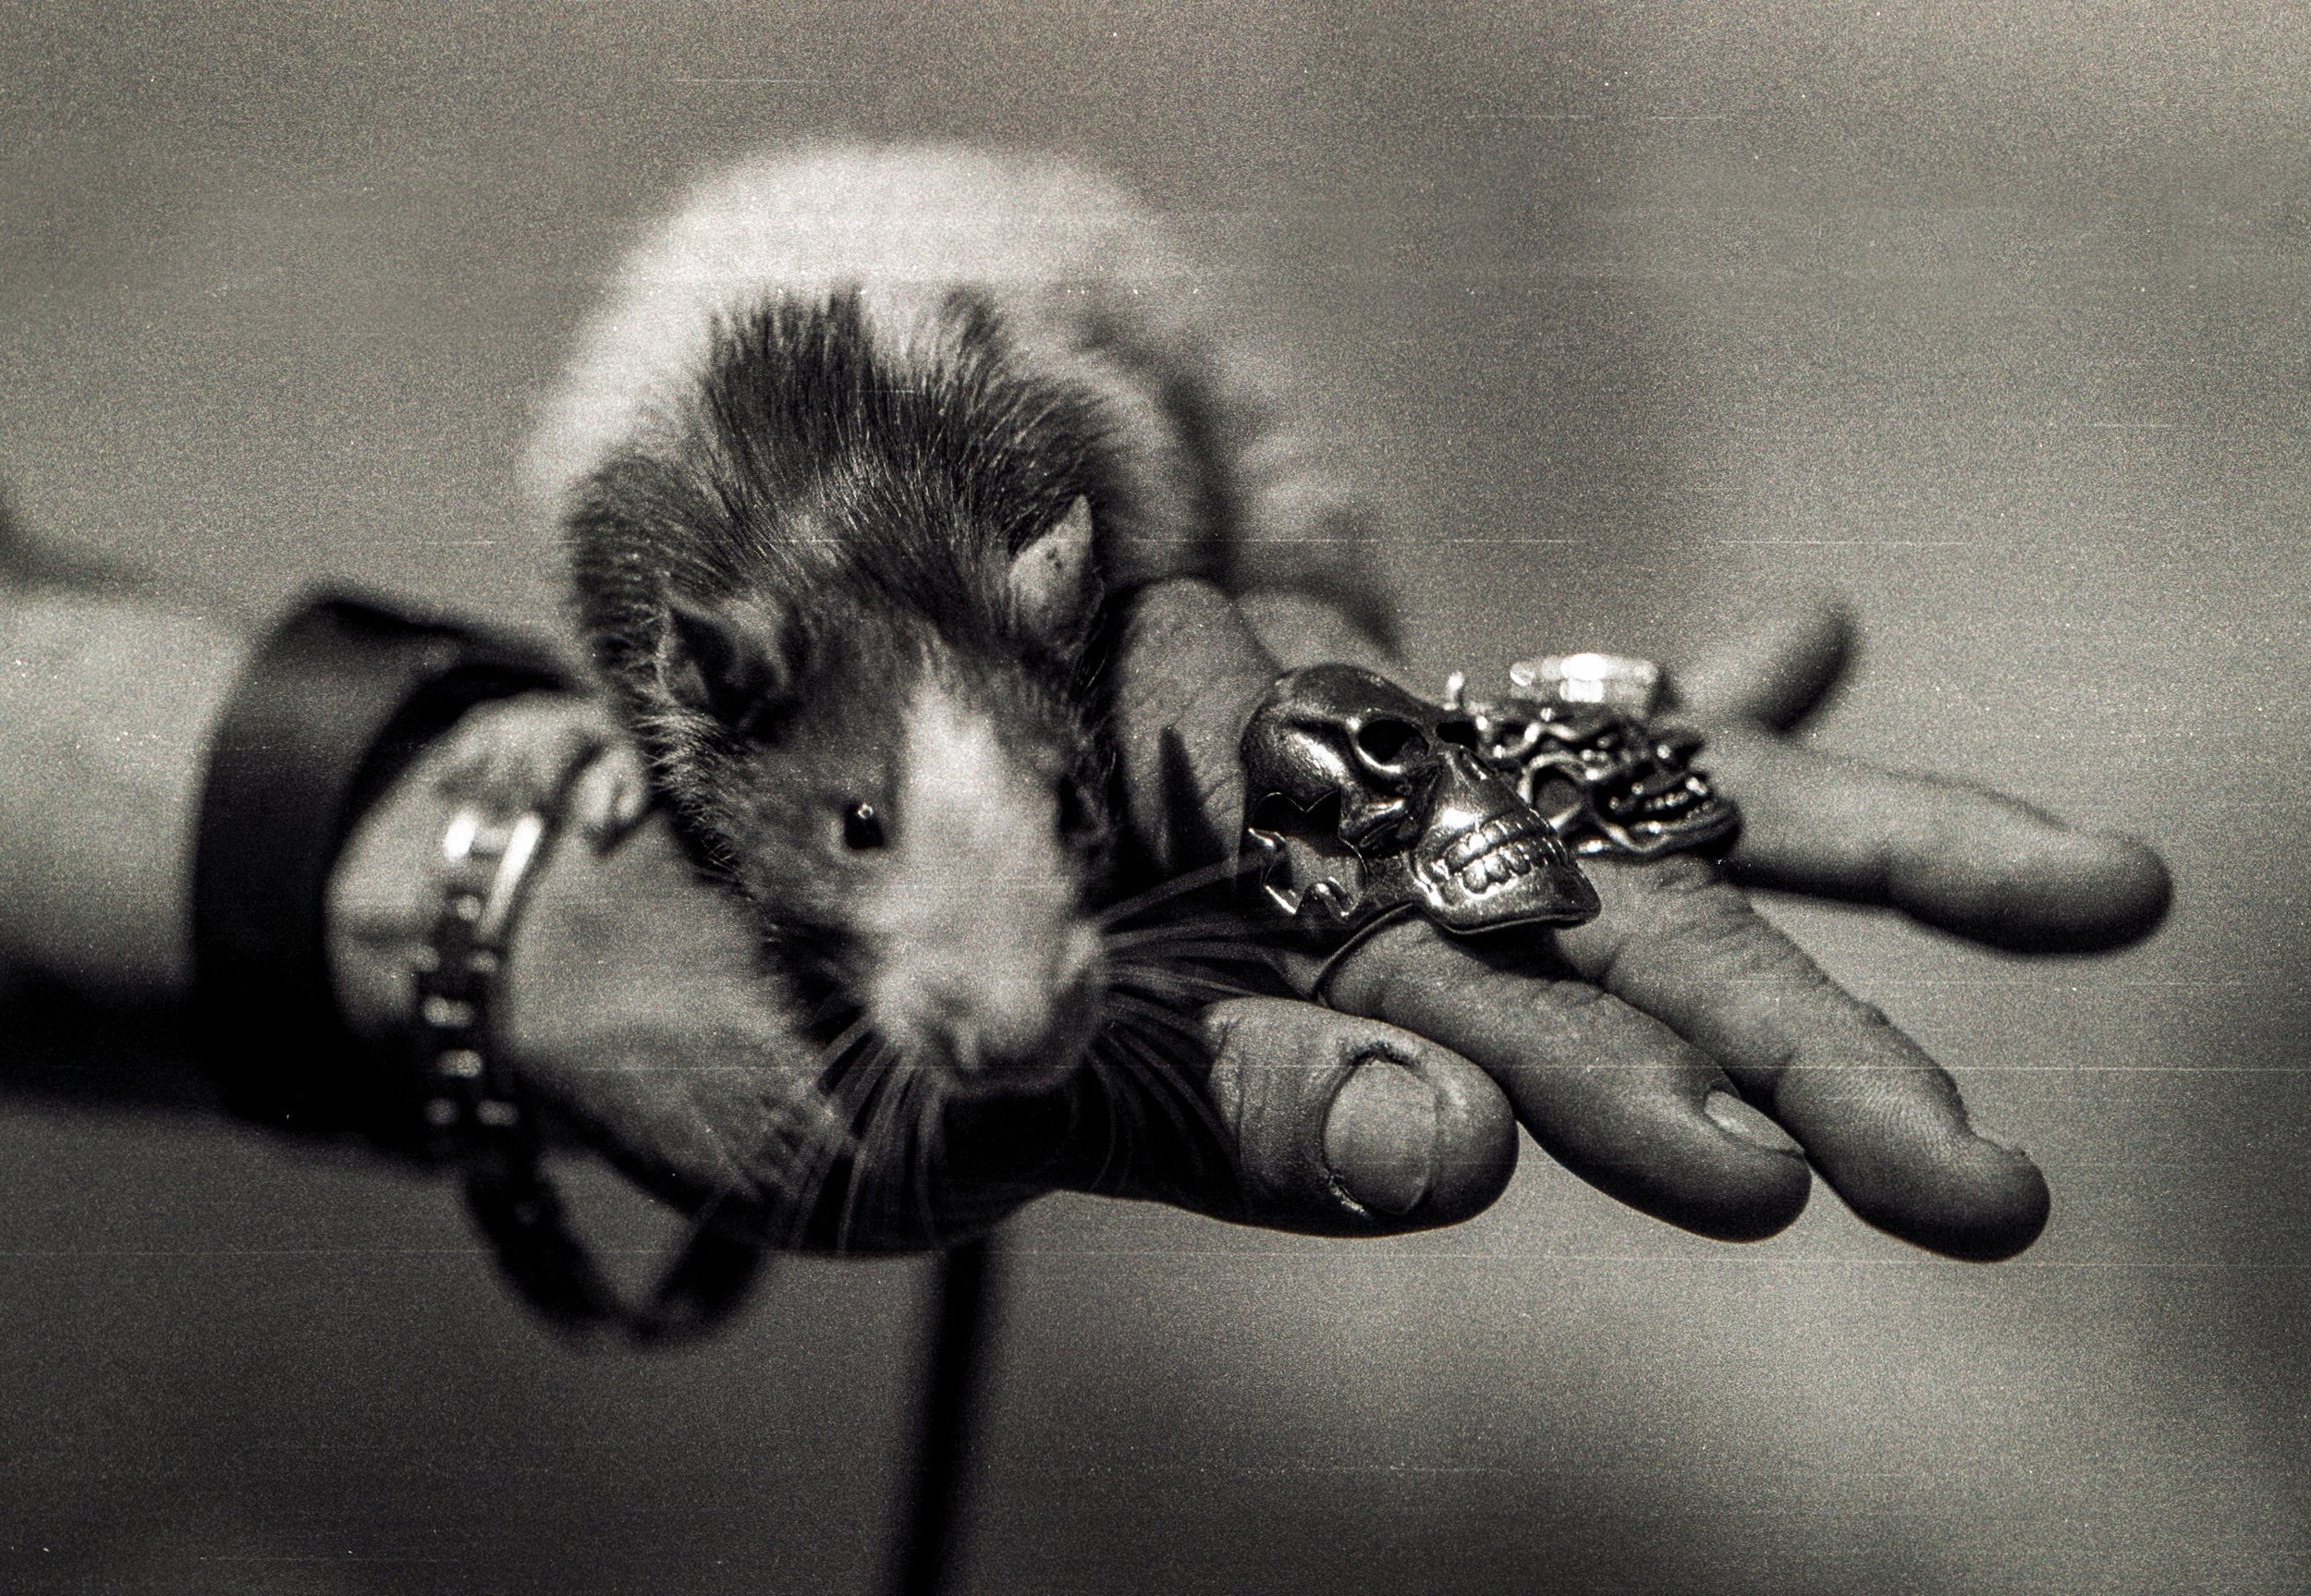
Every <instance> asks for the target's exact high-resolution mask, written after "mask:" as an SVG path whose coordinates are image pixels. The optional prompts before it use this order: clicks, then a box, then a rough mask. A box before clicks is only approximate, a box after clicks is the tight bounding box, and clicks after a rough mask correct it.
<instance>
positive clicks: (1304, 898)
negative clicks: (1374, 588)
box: [1241, 664, 1597, 937]
mask: <svg viewBox="0 0 2311 1596" xmlns="http://www.w3.org/2000/svg"><path fill="white" fill-rule="evenodd" d="M1474 735H1475V728H1474V727H1473V725H1470V724H1469V722H1468V718H1467V717H1466V716H1464V715H1459V714H1454V713H1449V712H1448V711H1446V710H1444V709H1443V708H1441V707H1440V706H1437V705H1433V704H1426V703H1423V702H1422V701H1420V700H1418V699H1416V698H1414V697H1412V694H1410V693H1408V692H1406V691H1405V690H1404V689H1403V688H1400V687H1398V686H1396V685H1395V684H1394V683H1392V682H1389V681H1388V680H1386V679H1385V678H1383V677H1380V676H1375V675H1373V674H1372V673H1371V672H1370V671H1364V670H1359V669H1357V668H1356V667H1354V666H1351V665H1337V664H1335V665H1313V666H1310V667H1309V668H1307V669H1305V670H1300V671H1291V672H1288V673H1286V674H1285V675H1284V676H1279V677H1278V678H1277V680H1276V683H1275V685H1274V686H1273V687H1271V688H1269V689H1268V693H1267V696H1266V698H1265V699H1263V700H1262V701H1261V702H1260V704H1259V706H1258V707H1257V708H1256V709H1255V710H1254V711H1253V715H1252V718H1251V720H1250V721H1249V722H1248V723H1247V724H1246V725H1245V727H1244V736H1243V744H1242V749H1241V753H1242V759H1243V766H1244V774H1245V778H1246V786H1245V795H1244V796H1245V810H1244V815H1245V821H1244V831H1243V844H1244V847H1245V849H1246V850H1247V852H1249V853H1252V854H1253V855H1254V856H1255V857H1257V858H1258V859H1260V860H1261V861H1262V869H1261V871H1260V876H1259V885H1258V890H1259V893H1260V895H1261V896H1262V897H1263V898H1264V899H1265V900H1266V905H1267V907H1268V908H1270V909H1271V910H1273V911H1274V912H1275V913H1276V914H1278V915H1279V916H1282V917H1285V918H1288V919H1290V920H1291V921H1292V922H1293V923H1294V924H1295V925H1296V926H1298V927H1299V928H1300V929H1301V930H1302V931H1303V932H1309V933H1312V934H1314V935H1318V936H1326V937H1334V936H1339V935H1342V934H1346V935H1351V936H1352V935H1353V934H1355V933H1356V932H1360V931H1362V930H1363V929H1364V928H1365V927H1368V926H1370V925H1372V924H1374V923H1376V921H1378V920H1382V919H1384V918H1388V917H1390V916H1393V915H1396V914H1398V913H1400V912H1408V911H1417V912H1420V913H1423V914H1425V915H1427V916H1428V917H1429V918H1430V919H1431V920H1435V921H1436V922H1437V924H1438V925H1440V926H1443V927H1444V928H1445V929H1446V930H1448V931H1453V932H1475V931H1486V930H1490V929H1492V928H1494V927H1497V926H1506V925H1519V924H1525V923H1531V922H1539V923H1547V924H1557V925H1570V924H1579V923H1580V922H1582V921H1583V920H1590V919H1592V918H1594V917H1595V916H1596V912H1597V898H1596V891H1595V889H1594V888H1592V887H1591V886H1590V884H1589V882H1588V879H1587V878H1586V877H1585V876H1583V874H1582V873H1581V871H1580V869H1579V867H1578V866H1576V865H1575V864H1574V863H1573V861H1572V856H1571V854H1570V853H1569V852H1567V851H1566V848H1565V846H1564V844H1563V843H1561V842H1560V841H1559V840H1558V837H1557V835H1556V833H1555V832H1553V831H1552V830H1550V829H1549V825H1548V822H1547V820H1546V819H1544V818H1543V817H1542V816H1541V815H1540V814H1539V813H1538V812H1536V811H1535V810H1534V809H1533V807H1532V806H1531V805H1530V804H1528V803H1526V802H1525V801H1524V800H1523V799H1522V798H1519V797H1518V796H1517V793H1516V790H1515V789H1514V788H1513V787H1512V786H1510V784H1509V782H1508V781H1507V780H1505V779H1504V778H1503V777H1502V776H1501V775H1500V774H1499V773H1498V772H1497V771H1494V770H1493V769H1491V768H1490V767H1489V766H1487V765H1486V764H1485V763H1484V762H1483V761H1481V760H1479V759H1477V758H1476V757H1475V756H1474V755H1473V752H1472V751H1471V744H1472V743H1473V740H1474Z"/></svg>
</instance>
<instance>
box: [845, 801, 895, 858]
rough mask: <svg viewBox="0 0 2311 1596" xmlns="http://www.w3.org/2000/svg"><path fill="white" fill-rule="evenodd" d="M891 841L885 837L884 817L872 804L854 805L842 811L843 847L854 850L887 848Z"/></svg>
mask: <svg viewBox="0 0 2311 1596" xmlns="http://www.w3.org/2000/svg"><path fill="white" fill-rule="evenodd" d="M889 844H890V839H889V838H888V837H886V836H885V835H883V817H882V816H881V815H879V814H877V813H875V812H874V805H873V804H871V803H854V804H851V805H850V806H849V807H847V808H846V809H845V810H843V811H842V846H843V847H847V848H850V849H853V850H863V849H866V848H871V847H888V846H889Z"/></svg>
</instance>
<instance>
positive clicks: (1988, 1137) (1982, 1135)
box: [1967, 1125, 2030, 1158]
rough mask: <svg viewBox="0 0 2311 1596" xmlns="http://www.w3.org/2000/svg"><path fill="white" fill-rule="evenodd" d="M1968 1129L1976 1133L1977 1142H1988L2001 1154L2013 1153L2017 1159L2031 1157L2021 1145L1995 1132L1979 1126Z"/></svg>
mask: <svg viewBox="0 0 2311 1596" xmlns="http://www.w3.org/2000/svg"><path fill="white" fill-rule="evenodd" d="M1967 1128H1968V1129H1970V1130H1972V1131H1973V1132H1974V1139H1975V1140H1976V1141H1987V1142H1988V1143H1989V1144H1990V1145H1991V1146H1992V1147H1995V1148H1997V1149H1998V1150H1999V1151H2000V1152H2011V1153H2012V1154H2013V1155H2014V1156H2015V1157H2016V1158H2028V1157H2029V1156H2030V1154H2029V1153H2027V1152H2025V1151H2023V1150H2022V1148H2021V1146H2020V1145H2019V1144H2017V1143H2015V1142H2011V1141H2009V1140H2007V1139H2005V1138H2004V1137H2002V1136H2000V1135H1999V1133H1998V1132H1997V1131H1995V1130H1985V1129H1983V1128H1982V1127H1980V1126H1978V1125H1975V1126H1969V1127H1967Z"/></svg>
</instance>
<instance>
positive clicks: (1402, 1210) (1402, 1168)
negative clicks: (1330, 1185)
mask: <svg viewBox="0 0 2311 1596" xmlns="http://www.w3.org/2000/svg"><path fill="white" fill-rule="evenodd" d="M1324 1161H1325V1163H1327V1164H1328V1165H1330V1167H1331V1170H1332V1177H1333V1178H1334V1179H1335V1180H1337V1181H1339V1183H1340V1185H1341V1186H1342V1187H1343V1188H1346V1189H1347V1192H1348V1195H1349V1196H1351V1197H1352V1198H1354V1199H1355V1200H1357V1201H1358V1202H1361V1203H1363V1205H1364V1206H1365V1207H1366V1208H1369V1209H1371V1210H1372V1211H1373V1212H1376V1213H1386V1214H1388V1215H1391V1216H1400V1215H1402V1214H1407V1213H1410V1212H1412V1210H1413V1209H1415V1208H1417V1207H1419V1206H1420V1201H1421V1199H1423V1198H1425V1197H1426V1196H1427V1195H1428V1185H1429V1182H1430V1181H1431V1180H1432V1179H1433V1178H1434V1177H1435V1175H1436V1164H1437V1099H1436V1094H1435V1093H1433V1092H1431V1091H1430V1090H1428V1084H1427V1083H1426V1082H1425V1081H1424V1080H1422V1079H1421V1078H1420V1077H1419V1076H1417V1075H1414V1074H1413V1073H1412V1071H1411V1070H1409V1069H1407V1068H1405V1067H1404V1066H1402V1065H1400V1064H1394V1063H1391V1062H1389V1061H1388V1060H1386V1059H1373V1060H1371V1061H1370V1062H1368V1063H1365V1064H1363V1065H1361V1066H1358V1067H1357V1069H1356V1071H1355V1073H1354V1074H1352V1075H1351V1076H1350V1077H1349V1078H1348V1079H1347V1081H1346V1082H1345V1083H1344V1084H1343V1085H1342V1086H1341V1087H1340V1090H1339V1094H1338V1095H1337V1096H1335V1097H1334V1098H1333V1099H1332V1108H1331V1111H1330V1112H1329V1113H1328V1114H1327V1115H1326V1116H1325V1121H1324Z"/></svg>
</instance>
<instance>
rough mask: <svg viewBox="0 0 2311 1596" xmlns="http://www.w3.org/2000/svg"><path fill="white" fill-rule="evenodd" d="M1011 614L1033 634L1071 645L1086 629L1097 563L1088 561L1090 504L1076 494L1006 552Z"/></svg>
mask: <svg viewBox="0 0 2311 1596" xmlns="http://www.w3.org/2000/svg"><path fill="white" fill-rule="evenodd" d="M1005 585H1006V587H1007V588H1008V589H1009V591H1010V595H1011V610H1012V613H1013V614H1014V615H1018V616H1019V619H1020V623H1021V625H1022V626H1024V627H1026V628H1027V630H1028V631H1029V632H1030V633H1032V634H1033V636H1035V637H1037V638H1039V639H1041V640H1043V641H1045V642H1046V643H1049V644H1051V645H1053V646H1054V647H1057V648H1072V647H1074V646H1075V645H1076V644H1078V643H1080V642H1082V640H1083V639H1084V637H1085V635H1086V634H1088V633H1089V632H1090V631H1091V627H1092V617H1093V615H1094V614H1096V613H1097V612H1098V609H1099V600H1100V596H1101V594H1100V581H1099V567H1097V566H1095V565H1094V564H1093V563H1092V503H1091V501H1090V500H1089V499H1087V498H1084V497H1083V496H1082V494H1080V493H1079V494H1077V495H1076V499H1075V502H1074V503H1073V504H1071V505H1070V506H1068V509H1067V514H1066V515H1064V516H1061V517H1060V518H1058V520H1057V521H1054V522H1053V523H1052V524H1051V526H1050V528H1049V529H1048V530H1045V531H1043V532H1041V533H1038V534H1037V535H1036V538H1035V541H1034V542H1032V543H1029V544H1028V545H1027V546H1026V547H1025V548H1023V549H1021V550H1020V552H1019V553H1018V554H1013V555H1012V556H1011V569H1010V572H1009V576H1008V579H1007V580H1006V583H1005Z"/></svg>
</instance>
